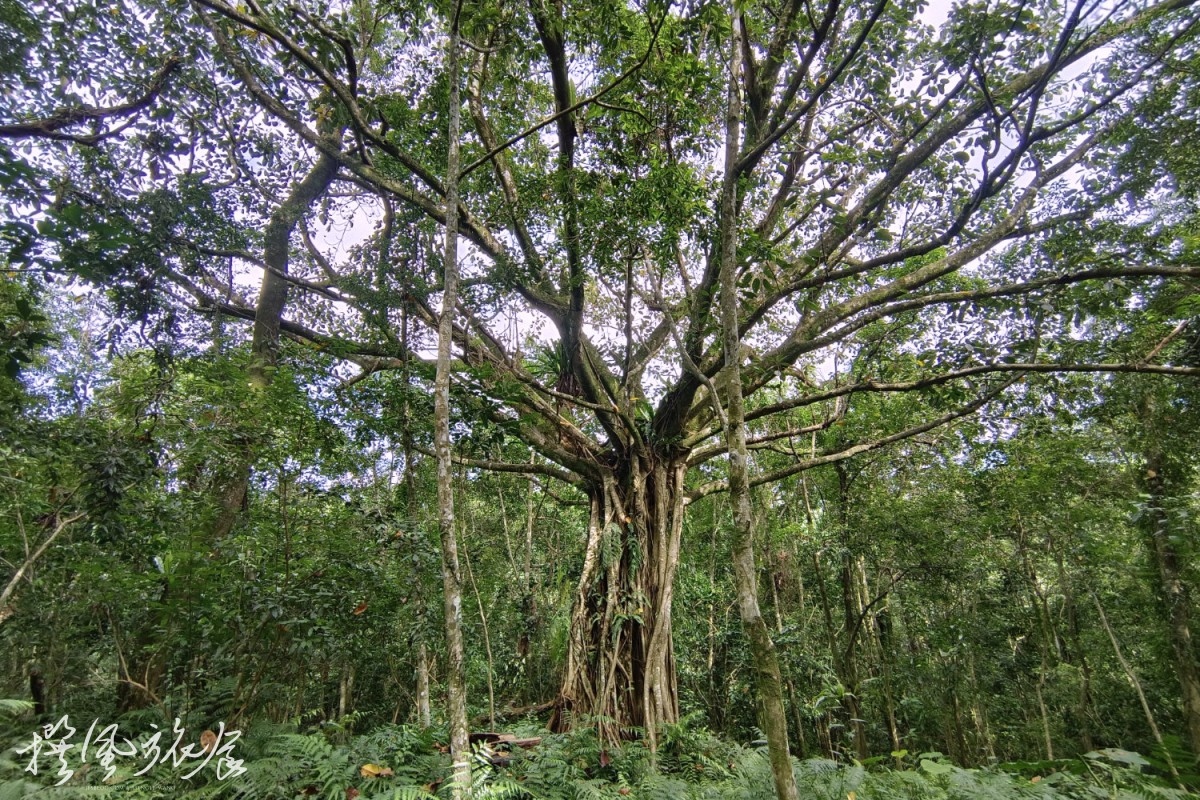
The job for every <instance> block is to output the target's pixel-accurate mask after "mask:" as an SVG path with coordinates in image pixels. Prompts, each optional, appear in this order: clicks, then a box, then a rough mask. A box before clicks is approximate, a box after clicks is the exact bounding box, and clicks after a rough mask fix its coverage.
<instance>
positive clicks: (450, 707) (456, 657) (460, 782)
mask: <svg viewBox="0 0 1200 800" xmlns="http://www.w3.org/2000/svg"><path fill="white" fill-rule="evenodd" d="M447 60H448V65H449V67H448V71H449V76H450V78H449V79H450V122H449V128H450V129H449V134H448V141H449V153H448V155H447V160H446V240H445V259H444V261H443V281H444V285H445V288H444V290H443V293H442V311H441V316H440V317H439V319H438V349H437V369H436V373H435V376H434V387H433V444H434V451H435V454H436V457H437V501H438V532H439V534H440V536H441V544H442V591H443V604H444V605H443V615H444V617H445V627H446V695H447V697H446V701H447V717H448V719H449V723H450V756H451V758H452V759H453V762H454V777H453V793H454V797H455V798H460V797H465V796H466V795H467V794H469V792H470V789H471V745H470V741H469V737H468V734H469V723H468V720H467V697H466V691H467V690H466V676H465V666H464V651H465V647H464V644H463V615H462V570H461V568H460V566H459V563H458V540H457V537H456V531H455V526H454V464H453V461H452V453H451V450H450V351H451V347H452V345H453V334H454V310H455V305H456V304H457V302H458V170H459V137H460V129H459V126H460V121H461V109H460V108H459V106H460V99H459V86H458V80H459V75H458V73H459V42H458V11H457V9H456V10H455V16H454V19H453V20H452V21H451V28H450V42H449V53H448V54H447Z"/></svg>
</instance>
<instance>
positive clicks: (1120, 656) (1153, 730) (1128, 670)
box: [1092, 594, 1179, 780]
mask: <svg viewBox="0 0 1200 800" xmlns="http://www.w3.org/2000/svg"><path fill="white" fill-rule="evenodd" d="M1092 603H1093V604H1095V606H1096V613H1097V614H1098V615H1099V616H1100V624H1101V625H1102V626H1103V627H1104V632H1105V633H1107V634H1108V641H1109V642H1111V643H1112V647H1113V653H1114V654H1115V655H1116V657H1117V662H1118V663H1120V665H1121V669H1122V670H1123V671H1124V672H1125V678H1126V680H1128V681H1129V685H1130V686H1132V687H1133V691H1134V692H1135V693H1136V694H1137V698H1138V702H1139V703H1140V704H1141V706H1142V713H1143V714H1145V715H1146V724H1147V725H1149V726H1150V734H1151V735H1152V736H1153V737H1154V741H1155V742H1156V743H1157V744H1158V746H1159V748H1160V749H1162V751H1163V754H1164V755H1165V756H1166V758H1167V766H1168V767H1169V768H1170V770H1171V775H1172V777H1174V778H1175V779H1176V780H1178V779H1179V773H1178V771H1177V770H1176V769H1175V764H1174V763H1172V761H1171V753H1170V751H1169V750H1167V749H1166V748H1164V747H1163V737H1162V731H1161V730H1160V729H1159V727H1158V722H1157V721H1156V720H1155V719H1154V712H1153V711H1152V710H1151V708H1150V702H1149V701H1148V700H1147V699H1146V692H1145V691H1143V689H1142V682H1141V681H1140V680H1138V676H1137V673H1136V672H1134V670H1133V665H1132V664H1130V663H1129V660H1128V659H1126V658H1125V654H1124V653H1122V652H1121V645H1120V643H1119V642H1118V641H1117V634H1116V633H1115V632H1114V631H1113V629H1112V626H1111V625H1109V624H1108V615H1107V614H1105V613H1104V606H1102V605H1100V598H1099V597H1097V596H1096V595H1095V594H1093V595H1092Z"/></svg>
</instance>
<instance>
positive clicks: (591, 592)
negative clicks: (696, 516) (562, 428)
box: [550, 451, 686, 746]
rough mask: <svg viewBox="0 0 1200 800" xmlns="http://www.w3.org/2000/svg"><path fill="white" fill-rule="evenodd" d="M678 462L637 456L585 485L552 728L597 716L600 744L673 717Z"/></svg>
mask: <svg viewBox="0 0 1200 800" xmlns="http://www.w3.org/2000/svg"><path fill="white" fill-rule="evenodd" d="M685 469H686V466H685V463H684V461H683V460H681V459H672V458H670V457H660V456H658V455H656V454H654V453H652V452H649V451H647V452H643V453H640V454H637V455H636V456H635V458H633V459H632V460H631V461H630V463H629V464H628V466H627V469H626V470H625V471H623V472H621V473H619V474H612V473H610V474H606V476H605V479H604V481H603V482H602V483H601V484H600V485H598V486H592V487H590V488H589V497H590V505H591V511H590V518H589V522H588V539H587V548H586V552H585V556H584V564H583V572H582V574H581V576H580V579H579V583H578V584H577V589H576V594H575V600H574V605H573V608H572V611H571V627H570V641H569V644H568V653H567V666H566V672H565V674H564V677H563V684H562V690H561V691H560V694H559V699H558V707H557V708H556V709H555V712H554V714H553V716H552V718H551V721H550V724H551V728H552V729H554V730H565V729H566V728H568V727H570V726H571V725H572V724H580V723H584V722H585V721H588V722H590V721H595V724H596V725H597V727H598V728H599V730H600V733H601V738H602V740H604V741H608V742H615V741H617V740H618V739H620V738H623V736H624V737H627V735H628V733H627V732H628V729H629V728H631V727H638V728H642V729H644V730H645V731H646V736H647V737H648V739H649V741H650V743H651V745H652V746H653V745H654V744H655V742H656V738H655V737H656V732H657V728H658V726H660V725H662V724H664V723H672V722H676V721H677V720H678V719H679V690H678V686H677V684H676V677H675V655H674V647H673V645H672V640H671V603H672V598H673V587H674V581H675V569H676V566H677V564H678V561H679V544H680V536H681V534H682V531H683V499H684V495H683V475H684V471H685Z"/></svg>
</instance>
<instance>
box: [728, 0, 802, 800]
mask: <svg viewBox="0 0 1200 800" xmlns="http://www.w3.org/2000/svg"><path fill="white" fill-rule="evenodd" d="M731 23H732V24H731V33H730V40H729V50H728V53H727V55H728V59H729V70H730V75H729V102H728V107H727V113H726V117H725V178H724V184H723V185H722V188H721V209H720V214H721V215H720V242H721V252H720V259H721V263H720V284H721V300H720V310H721V313H720V318H721V334H722V339H723V344H724V351H725V367H724V373H725V374H724V376H723V378H724V380H723V382H724V384H725V385H726V386H727V387H728V388H727V395H728V396H727V397H726V398H725V407H726V412H725V417H724V419H722V422H723V423H724V427H725V442H726V446H727V448H728V450H729V499H730V505H731V506H732V508H733V527H734V545H733V574H734V582H735V583H736V585H737V596H738V610H739V611H740V612H741V617H742V627H743V628H744V629H745V631H746V636H747V638H748V639H749V642H750V653H751V657H752V659H753V662H754V672H755V686H756V688H757V690H758V701H759V705H760V711H761V720H762V729H763V731H764V732H765V733H766V734H767V750H768V754H769V757H770V761H771V774H772V777H773V778H774V781H775V794H776V796H777V797H778V798H779V799H780V800H798V798H799V796H800V795H799V792H798V790H797V788H796V778H795V775H794V774H793V772H792V763H791V754H790V752H789V750H788V732H787V711H786V710H785V708H784V704H783V679H782V678H781V676H780V670H779V656H778V653H777V652H776V650H775V643H774V642H773V641H772V640H771V632H770V630H768V628H767V623H766V621H765V620H764V619H763V615H762V611H761V609H760V608H759V603H758V575H757V569H756V568H755V564H754V518H753V514H752V512H751V508H750V470H749V464H748V463H747V461H748V455H747V454H748V451H747V447H746V420H745V409H744V407H743V401H742V374H741V351H742V348H741V334H740V332H739V320H738V297H737V265H738V260H737V227H738V225H737V223H738V186H737V179H738V175H737V163H738V156H739V152H740V149H741V122H742V94H741V93H742V85H741V84H742V76H741V64H742V18H741V14H740V13H739V12H738V10H737V7H736V5H734V6H733V8H732V13H731ZM713 402H714V403H715V404H717V405H718V408H717V411H718V414H719V413H720V408H719V405H720V402H721V398H720V397H716V396H714V397H713Z"/></svg>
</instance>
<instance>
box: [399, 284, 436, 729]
mask: <svg viewBox="0 0 1200 800" xmlns="http://www.w3.org/2000/svg"><path fill="white" fill-rule="evenodd" d="M409 323H410V318H409V315H408V308H407V306H405V307H404V308H403V309H401V317H400V336H401V346H402V349H403V352H404V356H403V357H404V386H405V390H406V391H405V398H404V411H403V413H404V421H403V424H402V429H401V440H402V446H403V448H404V493H405V506H406V508H405V518H406V519H407V521H408V527H409V533H410V536H409V541H410V542H411V543H412V548H413V555H414V556H416V555H417V553H418V552H419V550H420V549H423V543H424V541H425V537H424V536H419V535H416V532H417V530H418V529H419V527H420V525H419V521H418V519H417V479H416V472H415V470H414V466H415V465H414V464H413V458H414V452H415V451H414V447H413V432H412V403H411V401H410V400H409V398H408V393H409V392H410V391H412V387H411V384H410V378H411V374H410V372H409V367H410V363H409V357H410V356H409V352H410V351H409V347H408V341H409V339H408V331H409ZM412 583H413V586H415V587H416V609H417V623H418V624H417V630H416V632H415V634H414V636H413V638H414V639H415V640H416V645H417V692H416V693H417V724H418V725H420V726H421V728H422V729H425V728H428V727H429V726H430V724H431V713H430V707H429V647H428V645H427V644H426V642H425V627H426V626H425V615H426V614H427V613H428V611H427V606H426V605H425V592H424V590H423V589H422V587H421V569H420V567H417V568H415V569H413V571H412Z"/></svg>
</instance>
